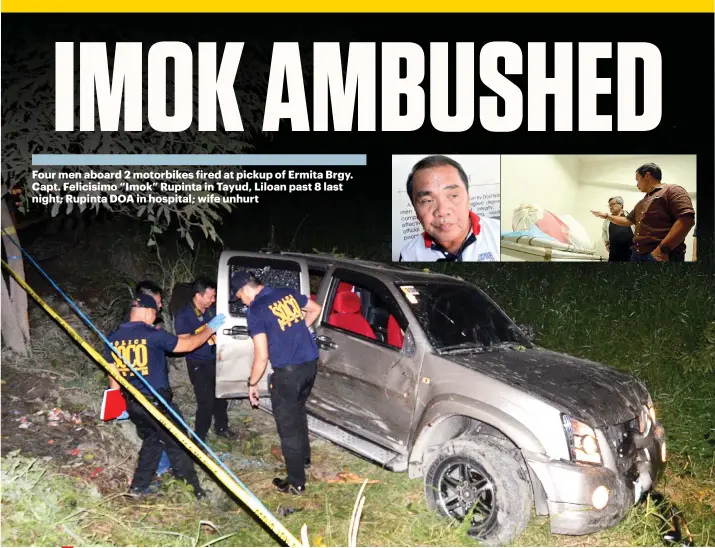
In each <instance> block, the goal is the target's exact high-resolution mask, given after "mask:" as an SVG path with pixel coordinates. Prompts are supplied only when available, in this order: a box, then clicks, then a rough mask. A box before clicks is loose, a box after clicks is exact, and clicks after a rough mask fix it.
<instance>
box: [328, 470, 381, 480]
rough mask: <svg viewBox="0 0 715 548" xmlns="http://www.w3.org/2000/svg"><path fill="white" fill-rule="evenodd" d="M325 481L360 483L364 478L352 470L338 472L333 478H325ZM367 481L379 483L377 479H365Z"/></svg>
mask: <svg viewBox="0 0 715 548" xmlns="http://www.w3.org/2000/svg"><path fill="white" fill-rule="evenodd" d="M325 481H326V483H362V482H364V481H365V478H361V477H360V476H358V475H357V474H353V473H352V472H338V473H337V474H335V478H332V479H327V480H325ZM367 482H368V483H380V482H379V481H378V480H367Z"/></svg>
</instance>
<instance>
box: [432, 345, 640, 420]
mask: <svg viewBox="0 0 715 548" xmlns="http://www.w3.org/2000/svg"><path fill="white" fill-rule="evenodd" d="M441 357H442V358H444V359H447V360H449V361H452V362H455V363H458V364H460V365H463V366H465V367H468V368H469V369H473V370H475V371H478V372H480V373H483V374H484V375H487V376H489V377H492V378H495V379H498V380H500V381H502V382H504V383H506V384H508V385H511V386H514V387H518V388H520V389H522V390H524V391H526V392H528V393H530V394H532V395H534V396H536V397H538V398H540V399H542V400H545V401H547V402H549V403H551V404H553V405H555V406H556V407H557V408H559V409H561V410H562V411H564V412H566V413H568V414H570V415H571V416H572V417H574V418H576V419H581V420H583V421H585V422H586V423H587V424H588V425H589V426H592V427H601V426H604V425H615V424H620V423H623V422H626V421H629V420H631V419H633V418H635V417H637V416H638V415H639V412H640V409H641V408H642V406H643V404H645V403H646V402H647V401H648V391H647V389H646V387H645V385H644V384H643V383H642V382H641V381H639V380H638V379H636V378H635V377H634V376H632V375H629V374H627V373H622V372H621V371H618V370H616V369H614V368H612V367H609V366H606V365H603V364H600V363H597V362H592V361H589V360H584V359H580V358H575V357H573V356H569V355H567V354H561V353H558V352H552V351H550V350H545V349H543V348H531V349H527V350H525V351H517V350H504V351H500V352H486V353H485V352H475V353H458V354H454V355H450V354H442V355H441Z"/></svg>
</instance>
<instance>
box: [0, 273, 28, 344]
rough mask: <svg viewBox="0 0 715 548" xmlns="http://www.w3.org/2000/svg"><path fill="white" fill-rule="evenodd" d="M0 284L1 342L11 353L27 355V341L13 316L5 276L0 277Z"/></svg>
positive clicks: (13, 311) (13, 310) (15, 317)
mask: <svg viewBox="0 0 715 548" xmlns="http://www.w3.org/2000/svg"><path fill="white" fill-rule="evenodd" d="M0 284H2V315H0V316H1V317H2V325H1V326H0V330H1V331H2V340H3V342H4V343H5V344H6V345H7V347H8V348H9V349H10V350H12V351H13V352H17V353H18V354H21V355H23V356H26V355H27V340H26V339H25V337H24V336H23V334H22V331H21V330H20V322H19V321H18V318H17V316H16V315H15V309H14V307H13V305H12V302H11V301H10V294H9V293H8V290H7V285H5V276H0Z"/></svg>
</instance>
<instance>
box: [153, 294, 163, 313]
mask: <svg viewBox="0 0 715 548" xmlns="http://www.w3.org/2000/svg"><path fill="white" fill-rule="evenodd" d="M151 296H152V297H154V300H155V301H156V306H157V307H158V308H159V312H161V310H162V304H161V295H159V294H158V293H151Z"/></svg>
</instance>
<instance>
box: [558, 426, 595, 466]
mask: <svg viewBox="0 0 715 548" xmlns="http://www.w3.org/2000/svg"><path fill="white" fill-rule="evenodd" d="M561 422H562V423H563V426H564V432H565V434H566V443H567V444H568V447H569V454H570V455H571V460H573V461H575V462H588V463H591V464H601V450H600V448H599V447H598V440H597V439H596V433H595V432H594V431H593V428H591V427H590V426H588V425H587V424H584V423H582V422H581V421H578V420H576V419H574V418H572V417H570V416H568V415H566V414H562V415H561Z"/></svg>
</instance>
